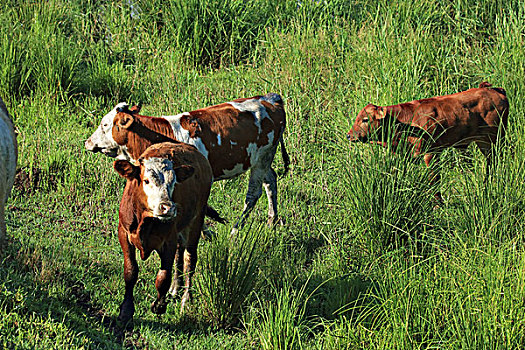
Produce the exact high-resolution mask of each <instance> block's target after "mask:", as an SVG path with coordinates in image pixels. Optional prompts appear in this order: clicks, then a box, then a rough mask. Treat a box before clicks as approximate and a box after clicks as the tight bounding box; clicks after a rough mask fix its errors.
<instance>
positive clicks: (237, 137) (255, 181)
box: [85, 93, 290, 231]
mask: <svg viewBox="0 0 525 350" xmlns="http://www.w3.org/2000/svg"><path fill="white" fill-rule="evenodd" d="M285 124H286V119H285V112H284V106H283V100H282V98H281V97H280V96H279V95H277V94H274V93H269V94H267V95H264V96H256V97H252V98H242V99H237V100H234V101H232V102H228V103H223V104H219V105H216V106H211V107H207V108H203V109H198V110H195V111H192V112H186V113H181V114H178V115H175V116H165V117H159V118H155V117H147V116H142V115H139V108H137V107H134V108H131V109H130V108H129V106H128V105H127V104H125V103H119V104H118V105H117V106H116V107H115V108H114V109H113V110H112V111H111V112H110V113H108V114H107V115H106V116H105V117H104V118H102V122H101V124H100V126H99V127H98V129H97V130H96V131H95V133H93V135H92V136H91V137H90V138H89V139H88V140H87V141H86V144H85V146H86V149H88V150H90V151H93V152H98V151H100V152H102V153H104V154H106V155H107V156H110V157H116V158H119V159H128V160H133V159H136V158H137V157H138V155H139V154H140V153H141V152H142V151H144V149H146V148H147V147H148V146H150V145H151V144H154V143H157V142H163V141H169V140H173V139H176V140H178V141H181V142H184V143H187V144H190V145H193V146H195V147H196V148H197V149H198V150H199V151H200V152H201V153H202V154H203V155H204V156H205V157H206V158H207V159H208V161H209V162H210V165H211V167H212V170H213V179H214V181H217V180H223V179H231V178H233V177H236V176H238V175H240V174H242V173H244V172H245V171H247V170H248V169H251V173H250V179H249V184H248V193H247V194H246V200H245V205H244V210H243V213H242V215H241V217H240V219H239V220H238V222H237V223H236V224H235V226H234V229H233V230H234V231H236V230H237V229H238V228H240V227H242V225H243V223H244V222H245V220H246V218H247V217H248V215H249V213H250V212H251V211H252V209H253V208H254V206H255V204H256V202H257V200H258V199H259V197H260V196H261V194H262V185H264V188H265V190H266V194H267V196H268V202H269V205H268V223H269V224H273V223H275V222H277V220H278V215H277V175H276V173H275V171H274V170H273V169H272V166H271V165H272V161H273V158H274V156H275V152H276V150H277V146H278V143H280V145H281V153H282V156H283V161H284V164H285V173H286V172H287V171H288V166H289V163H290V161H289V157H288V154H287V153H286V149H285V147H284V143H283V132H284V127H285Z"/></svg>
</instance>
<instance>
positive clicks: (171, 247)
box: [114, 142, 212, 323]
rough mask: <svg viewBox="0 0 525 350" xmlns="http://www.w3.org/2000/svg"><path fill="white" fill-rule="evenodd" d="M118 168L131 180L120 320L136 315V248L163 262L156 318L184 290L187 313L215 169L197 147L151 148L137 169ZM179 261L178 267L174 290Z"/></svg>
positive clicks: (124, 210)
mask: <svg viewBox="0 0 525 350" xmlns="http://www.w3.org/2000/svg"><path fill="white" fill-rule="evenodd" d="M114 168H115V170H116V171H117V172H118V173H119V174H120V175H121V176H122V177H124V178H125V179H126V180H127V181H126V187H125V189H124V193H123V195H122V200H121V202H120V209H119V223H118V238H119V241H120V245H121V247H122V252H123V254H124V281H125V293H124V301H123V302H122V304H121V306H120V313H119V316H118V320H119V321H121V322H123V323H127V322H128V321H130V320H131V319H132V318H133V314H134V312H135V306H134V302H133V287H134V286H135V283H136V282H137V278H138V265H137V260H136V256H135V249H138V250H139V252H140V257H141V259H142V260H146V259H147V258H148V257H149V256H150V255H151V253H152V252H153V251H156V252H157V253H158V254H159V257H160V270H159V272H158V273H157V278H156V280H155V287H156V288H157V293H158V294H157V299H156V300H155V301H154V302H153V303H152V304H151V310H152V311H153V312H154V313H156V314H163V313H164V312H166V306H167V303H168V297H167V295H168V292H169V293H170V294H171V295H173V296H175V295H176V294H177V293H178V291H179V289H180V288H182V289H183V290H184V292H183V296H182V303H181V307H182V309H184V305H185V304H186V303H187V302H188V301H189V300H190V289H191V279H192V276H193V274H194V272H195V266H196V263H197V244H198V243H199V237H200V232H201V229H202V225H203V223H204V216H205V214H206V207H207V205H206V203H207V201H208V196H209V195H210V189H211V184H212V170H211V167H210V165H209V163H208V161H207V160H206V158H205V157H204V156H203V155H202V154H201V153H200V152H198V151H197V149H195V148H194V147H192V146H190V145H187V144H185V143H179V142H177V143H170V142H164V143H158V144H155V145H152V146H151V147H148V148H147V149H146V150H145V151H144V153H142V155H141V156H140V157H138V160H137V163H136V164H132V163H130V162H129V161H127V160H116V161H115V162H114ZM174 261H175V265H176V268H175V272H174V280H173V284H172V285H171V287H170V283H171V276H172V269H173V264H174ZM183 278H184V285H182V282H183V281H182V279H183Z"/></svg>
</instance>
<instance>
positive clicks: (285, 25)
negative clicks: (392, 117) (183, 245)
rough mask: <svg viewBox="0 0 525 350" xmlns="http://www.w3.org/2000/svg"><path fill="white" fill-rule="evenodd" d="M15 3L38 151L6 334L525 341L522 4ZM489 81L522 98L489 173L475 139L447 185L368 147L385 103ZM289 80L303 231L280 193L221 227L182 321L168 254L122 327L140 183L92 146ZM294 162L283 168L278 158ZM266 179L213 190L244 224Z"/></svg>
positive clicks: (292, 203)
mask: <svg viewBox="0 0 525 350" xmlns="http://www.w3.org/2000/svg"><path fill="white" fill-rule="evenodd" d="M496 5H497V6H496ZM0 10H1V11H0V19H1V21H0V23H1V24H0V38H3V40H1V41H0V42H1V44H0V82H1V84H0V96H2V98H3V99H4V101H6V104H7V106H8V109H9V111H10V113H11V115H12V117H13V119H14V122H15V124H16V127H17V130H18V132H19V135H18V144H19V153H20V155H19V164H18V166H19V168H20V170H19V172H20V173H19V182H18V183H17V186H16V188H15V189H14V191H13V193H12V196H11V197H10V199H9V202H8V210H7V226H8V238H9V239H8V244H7V246H6V247H5V249H4V250H3V251H2V252H0V262H1V265H0V266H1V267H0V348H24V349H25V348H71V349H77V348H93V349H105V348H107V349H118V348H138V349H146V348H155V349H171V348H184V349H205V348H213V349H231V348H253V349H260V348H269V349H271V348H293V349H295V348H297V349H299V348H301V349H302V348H304V349H341V348H376V349H384V348H453V349H472V348H488V349H496V348H501V349H508V348H521V347H523V344H524V342H525V317H524V315H525V312H524V307H523V300H524V297H525V289H524V286H525V283H524V276H525V270H524V266H525V262H524V257H525V254H524V251H523V235H522V232H523V231H524V227H523V225H524V224H523V222H524V217H525V213H524V210H525V209H524V208H525V207H524V205H523V203H524V198H525V187H524V186H523V181H522V179H523V178H524V176H525V163H524V161H523V160H524V159H525V139H524V137H523V135H524V134H525V129H524V127H523V125H525V119H524V117H523V116H524V115H525V113H524V112H525V110H524V107H523V106H524V105H525V104H524V102H525V90H524V88H523V81H525V64H524V62H525V44H524V42H525V41H524V33H525V3H524V2H523V0H513V1H510V2H507V3H505V4H499V3H498V4H496V3H495V2H493V1H488V0H481V1H472V0H458V1H454V2H443V3H439V4H437V3H436V2H434V1H427V0H422V1H418V2H413V1H412V2H411V1H406V0H395V1H383V0H364V1H340V0H332V1H330V0H326V1H306V0H301V1H272V2H270V1H265V0H260V1H245V2H242V3H240V2H238V1H229V0H228V1H213V0H209V1H200V2H199V1H187V2H184V3H173V4H169V5H166V4H164V2H160V1H156V0H142V1H97V2H92V1H88V2H81V1H62V0H54V1H49V2H46V3H37V2H34V1H29V0H27V1H17V2H14V1H3V2H1V3H0ZM482 81H488V82H490V83H492V84H493V85H495V86H501V87H503V88H505V89H506V91H507V95H508V98H509V101H510V105H511V110H510V114H509V127H508V130H507V138H506V140H505V142H504V143H502V145H500V147H499V148H498V150H497V154H498V157H497V158H498V162H496V163H495V164H493V166H492V169H491V174H492V175H491V176H490V177H489V178H488V179H487V181H484V174H485V160H484V158H483V156H482V154H481V152H479V151H478V150H477V149H476V148H475V147H471V148H469V149H468V150H467V151H466V152H463V153H459V152H456V151H452V150H447V151H446V152H445V153H444V154H443V156H442V157H441V159H440V162H439V163H438V164H436V167H437V168H439V169H440V171H441V173H442V183H441V184H440V186H439V188H435V187H433V186H430V185H429V183H428V181H427V179H428V176H429V173H428V170H427V169H426V168H425V167H424V165H423V164H422V162H420V161H418V160H414V159H412V158H411V157H410V156H407V155H404V154H403V153H402V152H397V153H396V154H393V153H392V152H390V151H388V150H386V149H383V148H380V147H374V146H373V145H367V144H360V145H353V146H352V147H349V144H348V141H347V140H346V137H345V134H346V132H347V131H348V130H349V127H350V125H351V124H352V122H353V119H354V118H355V117H356V115H357V113H358V112H359V110H360V109H361V108H363V107H364V106H365V105H366V104H367V103H374V104H377V105H389V104H395V103H399V102H404V101H409V100H413V99H419V98H425V97H430V96H434V95H443V94H449V93H454V92H457V91H461V90H464V89H467V88H470V87H476V86H477V85H478V84H479V83H480V82H482ZM270 91H272V92H277V93H279V94H281V95H282V96H283V98H284V100H285V106H286V112H287V118H288V123H287V130H286V133H285V144H286V147H287V150H288V153H289V154H290V157H291V160H292V164H291V171H290V172H289V174H288V175H287V176H285V177H282V178H280V179H279V182H278V187H279V211H280V216H281V217H282V218H283V219H284V225H283V226H279V227H277V228H276V229H275V230H272V229H269V228H266V227H265V226H264V223H265V222H266V209H267V204H266V200H265V198H261V200H260V201H259V203H258V204H257V206H256V208H255V210H254V211H253V214H252V216H251V219H250V221H249V223H248V224H247V228H246V229H245V230H243V231H242V232H241V233H240V235H239V241H231V240H230V238H229V231H230V229H231V227H230V226H229V225H226V226H214V227H213V229H214V230H215V231H217V234H218V236H217V239H216V240H215V241H212V242H205V241H203V242H201V244H200V245H199V262H198V265H197V266H198V267H197V273H196V275H195V282H196V283H195V286H196V287H195V290H194V293H193V295H194V300H193V303H192V304H191V305H190V307H189V308H188V310H187V311H186V312H185V313H184V314H181V312H180V307H179V306H180V304H179V303H178V302H177V301H175V302H173V303H172V304H171V305H169V306H168V311H167V313H166V314H165V315H163V316H162V317H157V316H155V315H153V314H152V313H151V312H150V311H149V305H150V303H151V302H152V301H153V300H154V298H155V295H156V291H155V289H154V276H155V274H156V271H157V269H158V266H159V261H158V258H157V256H156V255H155V256H152V257H151V258H150V259H149V260H147V261H145V262H140V263H139V266H140V274H139V281H138V282H137V286H136V288H135V299H136V314H135V321H134V327H133V328H132V329H120V328H119V327H118V326H117V323H116V317H117V315H118V306H119V304H120V302H121V301H122V297H123V291H124V282H123V278H122V258H121V252H120V247H119V244H118V242H117V237H116V229H117V220H118V205H119V201H120V196H121V193H122V189H123V186H124V183H123V182H122V180H121V179H120V178H119V176H118V175H117V174H116V173H115V172H114V171H113V170H112V160H111V159H108V158H105V157H103V156H102V155H100V154H90V153H87V152H86V151H85V150H84V146H83V143H84V141H85V140H86V139H87V138H88V137H89V135H90V134H91V133H92V132H93V131H94V130H95V128H96V127H97V126H98V123H99V122H100V119H101V117H102V116H103V115H104V114H105V113H107V111H109V110H110V109H111V108H113V106H114V105H115V104H116V103H118V102H121V101H128V102H130V103H137V102H143V103H144V106H143V112H144V113H145V114H148V115H162V114H164V115H165V114H175V113H179V112H182V111H188V110H194V109H198V108H201V107H204V106H208V105H212V104H217V103H221V102H224V101H229V100H232V99H235V98H238V97H249V96H254V95H258V94H264V93H267V92H270ZM274 164H275V168H276V170H279V169H282V167H283V165H282V159H281V157H280V155H279V154H278V155H277V156H276V159H275V161H274ZM278 172H279V171H278ZM246 189H247V176H246V175H243V176H241V177H239V178H238V179H234V180H229V181H223V182H219V183H216V184H214V186H213V188H212V195H211V197H210V204H211V205H212V206H213V207H215V208H217V209H218V210H219V211H220V212H221V214H222V215H223V216H225V217H227V218H229V219H230V222H235V219H236V218H237V217H238V216H239V215H240V213H241V211H242V207H243V201H244V196H245V192H246ZM438 189H439V190H441V192H442V193H443V197H444V203H443V204H442V205H440V206H439V207H437V208H434V202H433V201H432V198H433V194H434V192H435V191H436V190H438ZM263 197H264V196H263Z"/></svg>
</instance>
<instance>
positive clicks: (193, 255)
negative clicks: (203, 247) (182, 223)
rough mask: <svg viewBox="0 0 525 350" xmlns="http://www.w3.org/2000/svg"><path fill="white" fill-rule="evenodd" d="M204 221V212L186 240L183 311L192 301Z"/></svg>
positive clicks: (196, 220) (181, 306)
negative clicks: (194, 275)
mask: <svg viewBox="0 0 525 350" xmlns="http://www.w3.org/2000/svg"><path fill="white" fill-rule="evenodd" d="M203 222H204V214H203V215H202V217H201V218H197V219H195V224H194V225H192V228H190V230H189V232H188V236H187V240H186V242H185V243H186V249H185V251H184V270H183V273H184V288H183V289H184V294H183V295H182V300H181V305H180V308H181V311H184V308H185V307H186V305H187V304H188V303H189V302H190V301H191V284H192V279H193V274H194V273H195V268H196V266H197V246H198V244H199V238H200V234H199V233H200V230H201V227H202V223H203Z"/></svg>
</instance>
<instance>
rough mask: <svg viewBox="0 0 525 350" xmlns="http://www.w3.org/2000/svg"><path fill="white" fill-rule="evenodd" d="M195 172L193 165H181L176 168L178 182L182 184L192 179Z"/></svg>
mask: <svg viewBox="0 0 525 350" xmlns="http://www.w3.org/2000/svg"><path fill="white" fill-rule="evenodd" d="M194 172H195V168H194V167H192V166H191V165H181V166H180V167H177V168H175V175H176V176H177V182H178V183H181V182H183V181H184V180H186V179H188V178H190V177H191V176H192V175H193V173H194Z"/></svg>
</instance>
